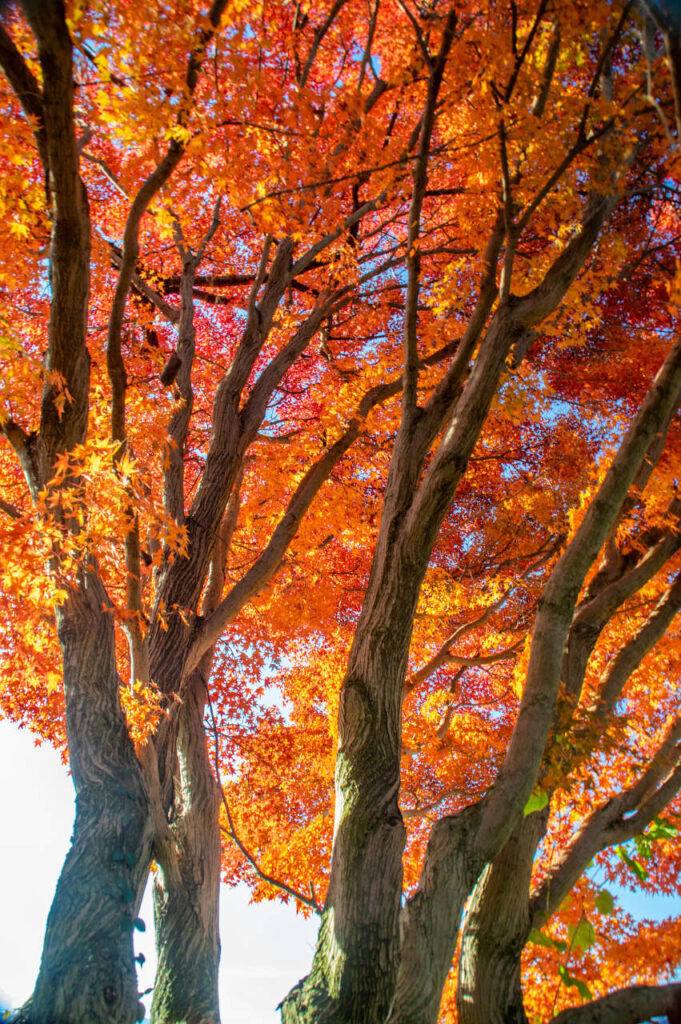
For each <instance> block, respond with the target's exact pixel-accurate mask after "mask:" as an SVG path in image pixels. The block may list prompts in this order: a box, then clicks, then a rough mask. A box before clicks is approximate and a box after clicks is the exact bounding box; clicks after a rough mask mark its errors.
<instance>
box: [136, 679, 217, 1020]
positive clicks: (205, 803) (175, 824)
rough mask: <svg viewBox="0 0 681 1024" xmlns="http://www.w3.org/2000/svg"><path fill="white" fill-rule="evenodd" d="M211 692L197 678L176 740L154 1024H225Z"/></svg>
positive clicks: (157, 899)
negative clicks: (209, 732) (207, 716)
mask: <svg viewBox="0 0 681 1024" xmlns="http://www.w3.org/2000/svg"><path fill="white" fill-rule="evenodd" d="M204 704H205V688H204V685H203V682H202V680H201V678H200V676H199V674H198V673H195V674H194V676H193V677H192V680H191V685H190V687H189V688H188V693H187V695H186V697H185V700H184V702H183V705H182V708H181V711H180V715H179V721H178V734H177V764H176V772H175V800H174V806H173V811H172V816H171V824H170V831H171V834H172V838H173V844H172V847H171V848H169V849H168V851H167V852H168V856H167V858H165V857H164V859H163V862H162V863H160V864H159V870H158V873H157V874H156V877H155V880H154V925H155V929H156V949H157V954H158V966H157V969H156V980H155V984H154V996H153V1002H152V1006H151V1019H152V1022H153V1024H175V1022H177V1021H183V1022H185V1024H219V1020H220V1011H219V1007H218V966H219V962H220V938H219V934H218V925H219V922H218V910H219V887H220V832H219V822H218V812H219V800H220V797H219V792H218V787H217V784H216V782H215V780H214V778H213V774H212V771H211V766H210V762H209V760H208V752H207V750H206V739H205V734H204V731H203V711H204Z"/></svg>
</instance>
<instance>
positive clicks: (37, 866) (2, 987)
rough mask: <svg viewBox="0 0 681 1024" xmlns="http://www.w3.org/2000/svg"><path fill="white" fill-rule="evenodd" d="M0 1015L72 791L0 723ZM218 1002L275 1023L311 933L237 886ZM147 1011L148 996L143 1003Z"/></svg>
mask: <svg viewBox="0 0 681 1024" xmlns="http://www.w3.org/2000/svg"><path fill="white" fill-rule="evenodd" d="M0 779H2V793H3V800H2V831H1V832H0V919H1V920H2V927H0V1010H1V1009H2V1008H3V1006H5V1005H6V1006H10V1007H11V1006H16V1005H19V1004H20V1003H21V1002H22V1001H23V1000H24V999H25V998H26V997H27V996H28V995H30V993H31V990H32V987H33V982H34V981H35V977H36V973H37V970H38V965H39V963H40V952H41V946H42V939H43V932H44V928H45V921H46V919H47V912H48V910H49V907H50V903H51V900H52V896H53V894H54V887H55V884H56V881H57V877H58V875H59V872H60V870H61V866H62V863H63V861H64V856H65V854H66V851H67V849H68V845H69V839H70V836H71V828H72V826H73V815H74V805H73V804H74V795H73V785H72V783H71V779H70V778H69V776H68V774H67V772H66V770H65V768H64V766H63V765H62V763H61V761H60V759H59V757H58V756H57V754H56V753H55V751H54V750H52V748H51V747H48V746H42V747H40V748H36V747H34V743H33V737H32V736H31V735H30V733H28V732H26V731H23V732H21V731H19V730H18V729H17V728H16V727H14V726H12V725H10V724H9V723H7V722H3V721H0ZM627 902H628V903H629V909H630V910H631V912H632V913H634V914H636V915H637V916H639V917H644V916H648V917H653V918H662V917H665V916H667V915H670V914H673V913H679V911H680V910H681V901H680V900H679V898H675V897H670V898H664V897H656V898H652V899H651V898H646V897H641V896H633V895H632V894H627ZM140 916H141V917H142V918H143V920H144V921H146V922H147V931H146V932H145V933H144V934H142V933H139V932H138V933H137V939H136V949H137V952H142V953H144V955H145V956H146V958H147V961H146V964H145V968H144V970H143V971H141V972H140V978H139V989H140V991H144V989H146V988H149V987H150V986H151V985H152V983H153V976H154V944H153V933H152V920H153V915H152V910H151V901H150V900H149V899H148V898H147V899H146V900H145V902H144V903H143V905H142V909H141V912H140ZM220 924H221V940H222V960H221V969H220V1001H221V1010H222V1016H223V1020H224V1021H225V1024H277V1022H279V1020H280V1017H279V1014H278V1013H277V1012H276V1010H275V1007H276V1005H277V1003H278V1002H279V1001H280V999H281V998H282V997H283V996H284V995H285V994H286V993H287V992H288V990H289V989H290V988H291V986H292V985H293V984H295V982H296V981H297V980H298V979H299V978H301V977H302V976H303V975H304V974H305V973H306V972H307V970H308V968H309V966H310V963H311V960H312V954H313V951H314V943H315V937H316V932H317V922H316V919H311V920H307V921H305V920H304V919H303V918H302V917H300V916H298V915H297V914H296V912H295V910H294V909H293V907H292V906H283V905H281V904H275V903H267V904H265V903H260V904H253V905H249V902H248V891H247V890H246V889H245V888H244V887H240V888H238V889H229V888H227V887H226V886H223V887H222V890H221V919H220ZM145 1005H146V1006H147V1009H148V1008H149V1005H150V999H149V997H146V999H145Z"/></svg>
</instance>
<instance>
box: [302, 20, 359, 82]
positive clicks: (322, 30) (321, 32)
mask: <svg viewBox="0 0 681 1024" xmlns="http://www.w3.org/2000/svg"><path fill="white" fill-rule="evenodd" d="M347 2H348V0H335V2H334V4H333V6H332V7H331V10H330V11H329V13H328V14H327V16H326V18H325V19H324V21H323V22H322V24H321V25H320V26H319V27H318V28H316V29H315V32H314V37H313V39H312V46H311V47H310V52H309V54H308V56H307V60H306V61H305V67H304V68H303V70H302V74H301V76H300V86H301V88H304V86H305V85H306V83H307V79H308V76H309V74H310V71H311V70H312V65H313V64H314V62H315V58H316V56H317V51H318V50H319V47H320V45H321V43H322V40H323V39H324V36H325V35H326V33H327V32H328V31H329V29H330V28H331V26H332V25H333V23H334V21H335V20H336V18H337V17H338V15H339V14H340V12H341V11H342V10H343V8H344V7H345V5H346V3H347Z"/></svg>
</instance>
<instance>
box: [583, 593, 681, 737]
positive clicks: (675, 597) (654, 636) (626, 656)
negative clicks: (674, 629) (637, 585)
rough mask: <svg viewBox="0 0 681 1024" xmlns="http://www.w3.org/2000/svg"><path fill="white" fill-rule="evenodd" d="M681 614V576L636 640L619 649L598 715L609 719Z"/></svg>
mask: <svg viewBox="0 0 681 1024" xmlns="http://www.w3.org/2000/svg"><path fill="white" fill-rule="evenodd" d="M680 610H681V573H679V574H678V575H677V577H676V579H675V580H674V582H673V583H672V585H671V586H670V587H668V589H667V590H666V591H665V593H664V594H663V595H662V597H661V598H660V600H659V602H658V604H657V606H656V607H655V609H654V610H653V612H651V614H650V615H649V616H648V618H647V619H646V621H645V622H644V623H643V625H642V626H641V627H640V629H638V630H637V631H636V633H635V634H634V635H633V637H632V638H631V639H630V640H629V641H628V642H627V643H626V644H625V645H624V647H622V648H621V649H620V651H619V652H618V654H617V657H616V658H615V660H614V661H613V663H612V664H611V665H610V666H609V668H608V669H607V670H606V672H605V674H604V677H603V679H602V680H601V682H600V687H599V690H600V694H599V702H598V706H597V708H596V711H595V714H596V716H597V717H598V718H599V719H600V720H601V721H603V720H605V719H606V718H608V717H609V716H610V715H611V714H612V712H613V709H614V707H615V704H616V703H617V701H618V699H619V697H620V694H621V693H622V690H623V689H624V686H625V684H626V682H627V680H628V679H629V677H630V676H631V674H632V672H634V671H635V670H636V669H637V668H638V666H639V665H640V664H641V661H642V660H643V658H644V657H645V656H646V654H648V652H649V651H651V650H652V649H653V647H654V646H655V644H656V643H657V642H658V640H660V639H661V638H662V637H663V636H664V634H665V633H666V631H667V629H668V628H669V626H670V625H671V623H672V621H673V620H674V618H675V617H676V615H677V614H678V613H679V611H680Z"/></svg>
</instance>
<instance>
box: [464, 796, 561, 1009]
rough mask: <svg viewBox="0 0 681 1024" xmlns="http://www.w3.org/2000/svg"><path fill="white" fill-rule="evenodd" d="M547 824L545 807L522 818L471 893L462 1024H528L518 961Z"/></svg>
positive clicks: (465, 923)
mask: <svg viewBox="0 0 681 1024" xmlns="http://www.w3.org/2000/svg"><path fill="white" fill-rule="evenodd" d="M547 820H548V808H547V810H546V811H539V812H536V813H534V814H531V815H528V816H527V817H526V818H522V819H521V821H520V822H519V823H518V824H517V825H516V827H515V829H514V830H513V832H512V834H511V836H510V838H509V839H508V841H507V842H506V845H505V846H504V848H503V850H502V851H501V852H500V853H499V854H498V855H497V857H496V858H495V859H494V861H493V862H492V863H491V864H489V865H488V866H487V868H486V869H485V871H484V872H483V874H482V876H481V877H480V879H479V880H478V883H477V885H476V886H475V889H474V890H473V895H472V896H471V900H470V903H469V905H468V908H467V910H466V915H465V918H464V924H463V933H462V939H461V952H460V954H459V979H458V988H457V993H456V1002H457V1012H458V1017H459V1021H460V1024H527V1017H526V1016H525V1011H524V1008H523V996H522V988H521V983H520V956H521V953H522V951H523V947H524V946H525V943H526V942H527V936H528V934H529V932H530V903H529V896H528V893H529V888H530V879H531V875H532V862H533V860H534V855H535V853H536V850H537V844H538V843H539V841H540V839H541V837H542V836H543V834H544V832H545V830H546V822H547Z"/></svg>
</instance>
